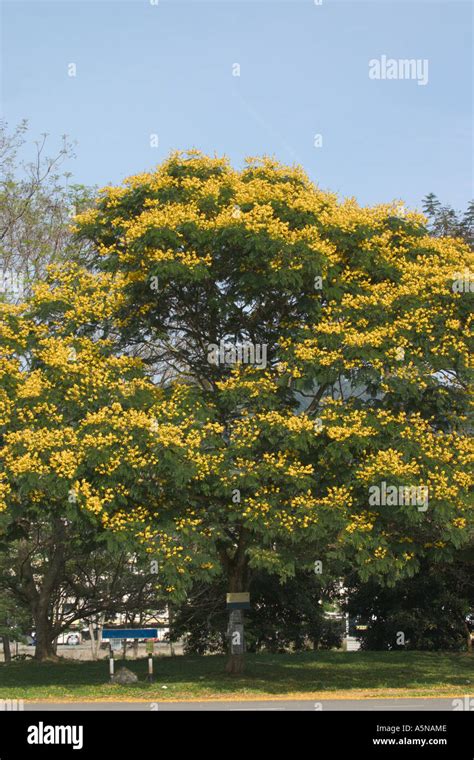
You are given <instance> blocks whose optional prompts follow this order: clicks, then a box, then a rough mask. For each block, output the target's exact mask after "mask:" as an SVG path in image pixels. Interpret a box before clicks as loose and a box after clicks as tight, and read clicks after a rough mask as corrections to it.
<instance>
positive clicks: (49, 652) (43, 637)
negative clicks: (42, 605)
mask: <svg viewBox="0 0 474 760" xmlns="http://www.w3.org/2000/svg"><path fill="white" fill-rule="evenodd" d="M35 631H36V647H35V660H38V661H39V662H43V661H45V660H58V659H59V658H58V656H57V654H56V652H55V646H54V631H53V627H52V625H51V621H50V620H49V617H48V613H47V610H46V611H45V610H42V609H39V610H38V611H37V614H36V615H35Z"/></svg>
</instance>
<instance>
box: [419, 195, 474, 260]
mask: <svg viewBox="0 0 474 760" xmlns="http://www.w3.org/2000/svg"><path fill="white" fill-rule="evenodd" d="M422 207H423V211H424V213H425V214H426V216H427V217H428V219H429V229H430V231H431V233H432V234H433V235H435V236H436V237H446V236H449V237H460V238H462V239H463V240H465V242H466V243H467V244H468V245H470V246H471V247H472V245H473V244H474V201H471V202H470V203H469V204H468V207H467V209H466V211H465V212H464V213H463V214H461V213H460V212H457V211H455V210H454V209H453V208H452V206H449V205H442V204H441V202H440V201H439V200H438V198H437V197H436V195H435V194H434V193H428V195H427V196H425V198H424V199H423V201H422Z"/></svg>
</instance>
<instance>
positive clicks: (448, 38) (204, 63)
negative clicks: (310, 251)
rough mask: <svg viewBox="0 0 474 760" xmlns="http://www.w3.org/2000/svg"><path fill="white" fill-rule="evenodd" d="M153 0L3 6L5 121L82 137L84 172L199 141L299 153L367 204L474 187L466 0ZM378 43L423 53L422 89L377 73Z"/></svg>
mask: <svg viewBox="0 0 474 760" xmlns="http://www.w3.org/2000/svg"><path fill="white" fill-rule="evenodd" d="M153 1H154V0H105V1H101V0H82V1H81V2H77V1H76V0H56V1H53V2H44V1H43V0H35V1H34V2H25V1H24V0H14V1H11V0H2V2H1V33H2V48H1V56H0V62H1V85H2V87H1V105H2V116H3V118H5V119H6V120H7V121H8V122H9V123H10V125H14V124H15V123H16V122H18V121H19V120H20V119H22V118H27V119H28V120H29V122H30V127H31V135H32V137H37V136H38V135H39V134H40V133H42V132H48V133H49V134H50V138H49V140H50V145H51V149H53V147H55V146H56V145H58V144H59V137H60V135H62V134H63V133H67V134H68V135H69V136H70V137H71V138H73V139H75V140H76V141H77V143H78V145H77V148H76V153H77V158H76V159H75V160H74V162H73V163H72V164H71V165H70V167H69V168H70V169H71V171H72V172H73V175H74V180H75V181H77V182H83V183H86V184H98V185H105V184H109V183H112V184H115V183H118V182H119V181H121V179H122V178H124V177H126V176H128V175H130V174H136V173H139V172H141V171H143V170H148V169H150V168H152V167H153V166H154V165H155V164H157V163H159V162H160V161H161V160H162V159H163V158H164V157H165V156H166V155H167V154H168V153H169V152H170V150H172V149H176V148H178V149H186V148H190V147H196V148H199V149H201V150H203V151H205V152H206V153H212V154H213V153H214V152H216V153H217V154H226V155H228V156H229V157H230V159H231V161H232V163H233V164H234V165H235V166H241V165H242V163H243V159H244V157H245V156H248V155H260V154H263V153H267V154H272V155H275V156H276V157H277V158H278V159H279V160H281V161H283V162H285V163H294V162H297V163H300V164H302V165H303V167H304V168H305V169H306V171H307V172H308V174H309V175H310V177H311V178H312V179H313V180H314V181H315V182H317V183H318V184H319V185H320V186H321V187H323V188H325V189H330V190H333V191H336V192H338V193H340V194H341V195H344V196H348V195H349V196H351V195H353V196H355V197H356V198H357V199H358V200H359V202H360V203H364V204H372V203H378V202H386V201H391V200H393V199H399V198H401V199H404V200H405V201H406V202H407V203H408V205H410V206H419V205H420V202H421V198H422V197H423V196H424V195H426V194H427V193H428V192H430V191H433V192H435V193H436V194H437V195H438V196H439V197H440V198H441V200H443V201H445V202H448V203H451V204H452V205H454V207H455V208H464V207H465V206H466V204H467V202H468V201H469V200H470V199H471V198H472V195H473V189H472V184H473V183H472V177H473V172H472V27H471V24H472V4H471V3H470V2H467V1H462V2H457V1H456V0H447V1H446V0H444V1H442V2H438V1H436V0H421V1H419V2H418V1H416V0H396V1H391V0H369V1H366V2H359V0H350V2H343V1H341V0H322V5H316V4H315V2H314V0H288V1H285V0H280V1H278V0H263V1H261V2H255V1H254V0H238V1H237V2H235V1H231V0H218V1H217V0H214V2H203V1H202V0H194V1H190V0H188V1H184V0H159V2H158V3H157V4H156V5H153V4H152V2H153ZM155 2H156V0H155ZM383 54H385V55H387V56H388V57H392V58H396V59H399V58H416V59H418V58H419V59H425V58H426V59H428V61H429V82H428V84H427V85H426V86H420V85H418V84H417V82H416V81H412V80H402V81H387V80H386V81H374V80H371V79H369V76H368V69H369V67H368V62H369V60H370V59H372V58H379V57H380V56H381V55H383ZM70 63H74V64H75V65H76V67H77V75H76V77H70V76H68V65H69V64H70ZM234 63H238V64H239V65H240V77H235V76H233V75H232V66H233V64H234ZM151 134H157V135H158V138H159V146H158V147H157V148H156V147H151V145H150V135H151ZM315 134H321V135H322V140H323V145H322V147H320V148H317V147H315V146H314V136H315Z"/></svg>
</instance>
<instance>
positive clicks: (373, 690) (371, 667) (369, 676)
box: [0, 652, 474, 702]
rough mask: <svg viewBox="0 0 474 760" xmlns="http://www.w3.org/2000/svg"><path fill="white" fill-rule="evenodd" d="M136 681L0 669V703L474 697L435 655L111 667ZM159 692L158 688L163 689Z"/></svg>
mask: <svg viewBox="0 0 474 760" xmlns="http://www.w3.org/2000/svg"><path fill="white" fill-rule="evenodd" d="M122 664H125V665H126V666H127V667H128V668H130V670H133V671H134V672H135V673H136V674H137V676H138V677H139V679H140V680H139V682H138V683H136V684H132V685H129V686H120V685H118V684H110V683H108V682H107V681H108V661H107V660H103V661H101V662H79V661H76V662H74V661H70V660H63V661H61V662H58V663H45V664H40V663H36V662H33V661H31V660H30V661H26V662H21V663H12V664H10V665H4V664H0V698H3V699H6V698H10V699H24V700H34V701H46V700H51V701H69V700H71V701H74V700H77V701H87V700H90V701H95V700H100V701H106V700H111V701H119V700H137V701H141V700H143V701H146V702H148V701H158V700H159V701H162V700H186V699H250V698H253V699H257V698H259V699H261V698H270V699H272V698H285V697H291V698H297V697H301V698H303V697H308V698H321V699H323V698H331V697H332V698H337V697H340V698H342V697H346V698H347V697H352V698H355V697H361V698H362V697H384V696H385V697H395V696H420V697H421V696H433V697H434V696H453V697H454V696H463V695H469V694H473V693H474V657H473V656H472V655H469V654H467V653H463V652H460V653H441V652H406V653H404V652H305V653H302V654H284V655H269V654H258V655H252V654H249V655H247V667H246V672H245V674H244V675H243V676H237V677H235V676H228V675H226V673H225V672H224V664H225V657H223V656H219V655H213V656H207V657H192V656H183V657H179V656H177V657H156V658H155V666H154V668H155V683H153V684H149V683H147V682H146V680H145V678H146V672H147V661H146V658H143V659H140V660H136V661H133V660H127V661H126V663H122V662H121V661H116V671H117V669H118V668H119V667H120V666H121V665H122ZM165 687H166V688H165Z"/></svg>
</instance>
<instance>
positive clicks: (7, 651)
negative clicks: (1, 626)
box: [2, 635, 12, 662]
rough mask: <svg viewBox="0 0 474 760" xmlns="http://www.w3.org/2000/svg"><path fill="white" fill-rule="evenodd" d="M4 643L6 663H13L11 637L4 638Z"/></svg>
mask: <svg viewBox="0 0 474 760" xmlns="http://www.w3.org/2000/svg"><path fill="white" fill-rule="evenodd" d="M2 641H3V659H4V662H11V661H12V653H11V649H10V637H9V636H6V635H5V636H2Z"/></svg>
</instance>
